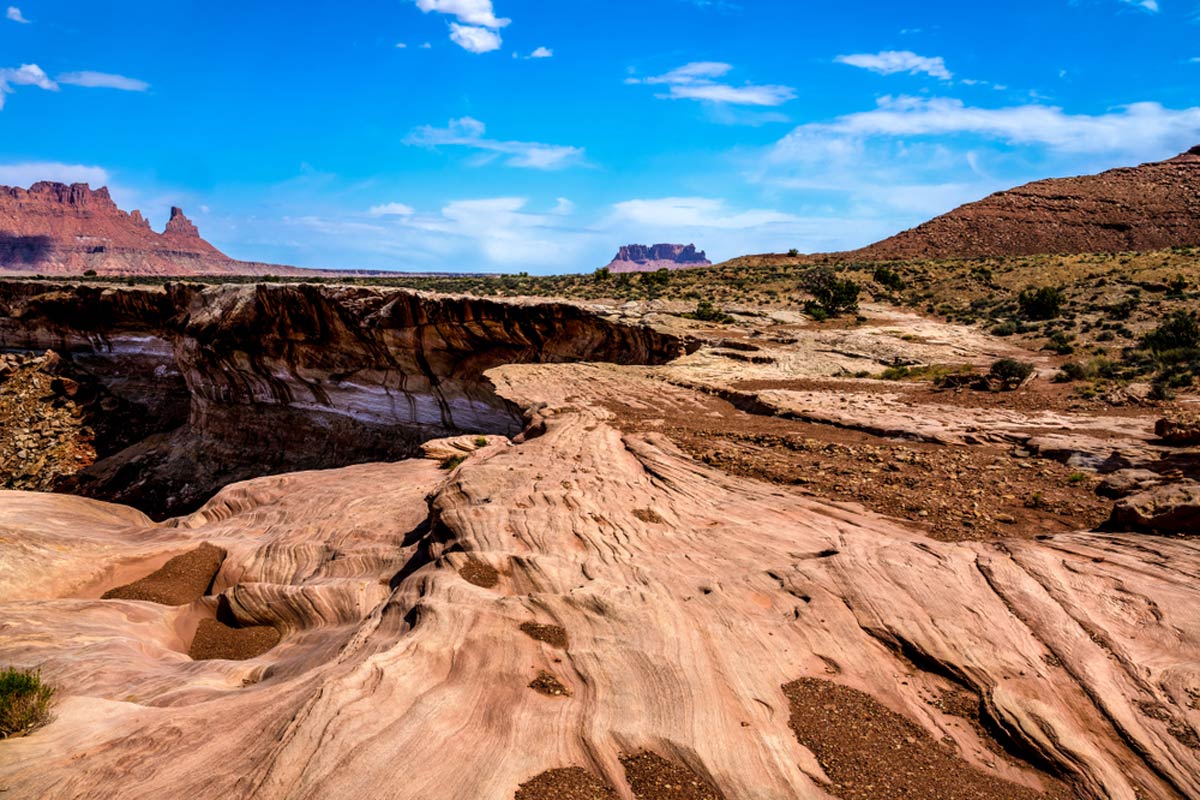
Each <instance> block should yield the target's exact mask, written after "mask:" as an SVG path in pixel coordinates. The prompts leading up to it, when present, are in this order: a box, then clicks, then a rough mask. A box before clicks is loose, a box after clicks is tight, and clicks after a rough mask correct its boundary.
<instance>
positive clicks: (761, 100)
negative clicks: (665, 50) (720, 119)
mask: <svg viewBox="0 0 1200 800" xmlns="http://www.w3.org/2000/svg"><path fill="white" fill-rule="evenodd" d="M732 70H733V65H732V64H725V63H722V62H718V61H697V62H693V63H691V64H685V65H683V66H682V67H678V68H676V69H673V70H671V71H670V72H668V73H666V74H664V75H657V76H653V77H649V78H627V79H626V81H625V82H626V83H628V84H649V85H665V86H667V87H668V91H667V94H660V95H658V96H659V97H662V98H667V99H672V100H701V101H707V102H710V103H722V104H730V105H745V106H779V105H783V104H784V103H786V102H788V101H789V100H792V99H794V98H795V97H796V90H795V89H793V88H792V87H790V86H779V85H770V84H769V85H755V84H751V83H745V84H740V85H738V84H730V83H721V82H719V81H718V80H717V79H718V78H723V77H725V76H726V75H728V74H729V73H730V72H731V71H732Z"/></svg>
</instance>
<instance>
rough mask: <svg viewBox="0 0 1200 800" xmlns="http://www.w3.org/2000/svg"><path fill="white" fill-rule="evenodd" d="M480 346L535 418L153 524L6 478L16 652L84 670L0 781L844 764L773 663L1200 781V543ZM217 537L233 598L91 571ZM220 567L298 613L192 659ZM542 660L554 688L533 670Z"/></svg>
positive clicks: (1030, 771)
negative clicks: (790, 464)
mask: <svg viewBox="0 0 1200 800" xmlns="http://www.w3.org/2000/svg"><path fill="white" fill-rule="evenodd" d="M488 377H489V378H490V380H491V381H492V382H493V385H494V386H495V387H496V391H497V393H498V395H499V396H502V397H504V398H505V399H506V400H508V401H510V402H512V403H514V405H515V406H516V407H518V408H521V409H525V410H526V411H527V413H528V414H529V422H530V425H529V427H528V433H527V434H526V435H525V436H521V437H517V438H516V440H515V441H514V442H513V443H512V444H511V445H508V444H502V443H500V442H498V441H495V442H491V443H489V445H488V446H486V447H483V448H481V449H479V450H477V451H475V452H473V453H471V454H469V455H467V457H466V459H465V461H463V462H462V463H461V465H459V466H458V467H457V468H455V469H454V470H452V471H447V470H443V469H440V467H439V463H438V462H437V461H436V460H435V459H433V458H427V459H422V460H410V461H404V462H401V463H398V464H390V465H364V466H355V467H348V468H344V469H339V470H334V471H326V472H311V473H296V474H289V475H284V476H277V477H266V478H260V479H257V480H254V481H250V482H248V483H243V484H238V485H234V486H230V487H228V488H226V489H225V490H223V491H222V492H221V493H220V494H219V495H218V496H217V497H216V498H214V499H213V500H212V501H210V502H209V503H208V504H207V505H205V506H204V508H203V509H201V510H200V511H198V512H196V513H195V514H193V515H191V516H189V517H186V518H182V519H177V520H173V521H170V522H167V523H163V524H155V523H151V522H150V521H149V520H147V519H146V518H144V517H142V516H141V515H140V514H137V513H136V512H131V511H128V510H123V509H120V508H119V507H114V506H108V505H104V504H101V503H96V502H94V501H87V500H81V499H77V498H66V497H59V496H50V495H29V494H19V493H7V494H0V535H2V536H3V537H4V538H5V539H6V540H8V541H14V542H19V543H20V546H19V548H18V549H16V550H15V552H14V555H13V556H12V557H11V558H10V556H9V554H8V551H7V550H5V551H4V555H3V564H4V566H5V567H6V569H7V570H8V571H7V572H6V573H4V574H3V576H4V582H3V583H0V604H2V605H0V653H3V656H4V659H5V660H7V661H11V662H13V663H16V664H18V665H22V666H33V665H38V664H41V665H42V666H43V670H44V673H45V675H46V676H47V677H49V678H50V679H51V680H53V681H54V682H55V683H57V684H58V685H59V686H60V687H61V689H62V693H63V695H64V698H65V699H64V701H63V702H62V703H61V704H60V706H59V707H58V709H57V714H58V717H57V719H56V720H55V721H54V722H53V723H52V724H51V725H49V726H48V727H46V728H44V729H42V730H40V731H38V732H36V733H34V734H33V735H32V736H30V737H28V738H24V739H19V740H14V741H8V742H3V743H0V788H3V789H5V790H7V792H8V796H12V797H44V798H60V797H61V798H67V797H71V798H101V797H103V798H108V797H113V796H121V797H140V798H152V799H153V798H175V797H178V796H180V795H184V796H189V797H194V798H208V797H214V798H215V797H229V796H236V797H258V798H354V797H382V798H413V799H415V798H430V797H438V798H489V799H490V798H496V799H497V800H507V798H511V797H513V796H514V795H515V794H516V793H517V792H518V791H519V792H521V794H520V795H519V796H520V797H521V798H522V800H525V799H526V798H532V800H543V796H539V795H538V794H536V792H539V791H543V790H544V791H546V792H549V791H551V790H553V788H554V786H555V785H556V784H555V781H554V778H556V777H557V778H560V779H561V782H560V785H561V786H563V787H566V788H564V791H566V790H568V789H569V790H571V791H576V790H578V791H588V792H593V793H596V792H599V793H601V796H603V793H604V792H606V791H607V789H606V787H611V788H612V790H613V791H614V792H615V793H616V796H618V797H621V798H624V799H625V800H629V799H630V798H634V797H645V798H650V797H655V795H654V794H653V793H652V792H653V791H657V790H656V789H654V787H655V786H659V787H660V788H661V786H663V785H667V784H670V785H671V786H675V785H680V786H682V785H684V784H685V783H686V785H687V786H689V787H691V788H690V789H689V791H693V790H694V796H697V797H701V796H703V797H724V798H727V800H751V798H753V799H754V800H776V799H778V800H784V798H787V799H788V800H792V799H793V798H814V799H815V798H825V797H829V796H830V794H831V792H833V791H834V790H835V787H834V786H833V784H831V783H830V780H831V777H832V776H831V775H829V774H826V772H825V770H824V769H823V767H822V765H821V762H820V761H819V760H818V758H817V757H816V755H815V754H814V753H813V752H812V751H810V750H808V749H807V748H806V747H804V746H802V745H801V743H800V741H799V740H798V739H797V737H796V735H794V733H793V731H792V728H791V727H790V725H791V724H794V723H795V720H794V718H793V716H794V715H793V706H792V705H791V704H790V702H789V697H788V695H787V694H785V691H784V686H785V685H789V684H792V682H794V681H797V680H800V679H802V678H812V677H817V678H821V679H824V680H827V681H833V682H836V683H838V684H839V685H842V686H845V687H847V688H848V689H850V690H855V691H856V692H860V693H865V694H867V695H870V696H871V697H872V698H875V700H876V701H877V702H879V703H882V704H883V705H884V706H886V708H887V709H889V710H890V711H891V712H893V713H895V714H900V715H902V716H903V717H905V718H907V719H908V720H910V721H911V722H912V723H913V724H915V725H917V726H919V727H920V728H921V729H923V730H924V731H925V732H926V733H927V734H928V735H929V737H931V738H932V739H933V740H940V741H942V742H944V743H946V744H945V746H946V747H948V748H950V751H951V752H953V753H954V754H956V757H957V758H958V759H960V760H961V761H962V762H963V764H964V765H965V766H964V768H965V769H974V770H978V771H980V772H981V773H983V774H986V775H987V776H988V780H989V782H992V783H994V782H999V784H998V785H1011V786H1013V787H1018V788H1015V789H1014V791H1013V793H1012V796H1027V795H1028V794H1029V793H1037V792H1040V791H1043V790H1046V789H1048V788H1049V787H1050V781H1049V780H1048V779H1047V778H1046V777H1045V775H1044V774H1042V773H1040V772H1038V771H1037V770H1035V769H1034V768H1032V767H1030V766H1029V765H1028V764H1025V763H1022V762H1020V761H1019V760H1017V759H1014V758H1009V757H1005V756H1003V755H1002V754H998V753H997V750H996V748H995V745H994V743H993V742H991V741H989V737H988V736H987V734H985V733H984V729H983V728H978V727H975V726H972V725H969V724H965V723H964V721H963V720H962V719H961V718H960V717H958V716H955V715H954V714H952V713H949V712H948V711H947V710H946V704H945V703H941V702H937V700H938V698H942V697H945V696H948V695H950V694H951V693H953V692H970V693H973V694H974V695H977V696H978V697H979V698H980V699H981V704H982V709H983V716H984V718H985V720H986V722H987V723H988V726H989V728H990V729H991V730H993V731H997V732H998V734H997V735H998V736H1000V737H1001V738H1002V739H1003V740H1004V741H1005V742H1006V743H1008V744H1009V745H1010V746H1012V747H1013V748H1014V749H1016V750H1018V751H1020V752H1023V753H1026V754H1030V755H1031V757H1033V758H1035V760H1036V761H1038V762H1039V763H1042V764H1046V765H1049V766H1050V767H1052V768H1053V769H1054V770H1055V771H1057V772H1058V773H1059V774H1060V775H1061V776H1062V777H1063V779H1065V780H1066V781H1068V782H1069V783H1071V784H1073V785H1074V786H1075V787H1076V789H1077V791H1079V792H1080V793H1081V794H1083V795H1084V796H1087V797H1093V798H1113V799H1114V800H1116V799H1118V798H1119V799H1120V800H1137V798H1149V797H1153V798H1175V797H1197V796H1200V749H1197V741H1196V732H1197V728H1198V726H1200V712H1198V711H1197V705H1198V704H1200V703H1198V698H1200V667H1197V665H1198V664H1200V618H1198V616H1197V615H1196V613H1195V610H1196V608H1198V607H1200V587H1198V586H1197V585H1196V580H1195V576H1196V575H1197V574H1200V548H1198V547H1197V545H1196V544H1195V543H1194V542H1192V541H1189V540H1183V539H1163V538H1156V537H1150V536H1137V535H1102V534H1093V533H1086V534H1085V533H1072V534H1066V535H1059V536H1054V537H1051V538H1047V539H1045V540H1041V541H1037V540H1033V541H1026V540H1012V541H1000V542H993V543H979V542H959V543H947V542H937V541H932V540H929V539H927V538H925V537H923V536H921V535H918V534H916V533H914V532H912V531H910V530H908V529H906V528H905V527H903V526H902V525H901V524H899V523H897V522H895V521H892V520H888V519H885V518H882V517H879V516H876V515H873V514H870V513H867V512H865V511H863V510H862V509H860V508H857V507H853V506H844V505H834V504H829V503H824V502H821V501H819V500H815V499H813V498H811V497H805V496H803V495H801V494H799V493H797V492H793V491H790V490H788V489H786V488H781V487H776V486H771V485H767V484H762V483H758V482H754V481H750V480H746V479H742V478H737V477H732V476H728V475H725V474H723V473H720V472H718V471H716V470H713V469H711V468H709V467H707V466H705V465H703V464H699V463H697V462H695V461H693V460H691V459H689V458H688V457H686V456H684V455H683V454H682V453H680V452H679V451H678V450H677V449H676V448H675V447H674V446H673V445H672V444H671V443H670V442H669V441H667V440H666V439H664V438H663V437H661V436H658V435H655V434H647V435H633V434H622V433H621V432H620V431H618V430H617V429H616V428H615V427H614V425H613V419H612V416H611V414H610V412H608V411H606V410H605V408H604V405H603V400H604V398H606V397H609V396H611V395H612V393H613V392H621V393H622V396H623V397H626V398H630V400H631V402H638V403H644V404H655V403H661V402H663V398H664V397H665V396H668V395H670V396H678V397H679V398H680V402H683V401H685V400H686V398H687V397H688V395H689V392H688V390H686V389H683V388H678V387H674V386H671V385H668V384H665V383H663V382H662V381H658V380H650V379H647V378H645V377H643V376H641V375H640V371H638V370H633V369H623V368H618V367H604V366H587V365H564V364H555V365H514V366H507V367H503V368H500V369H497V370H493V371H491V372H490V373H489V374H488ZM201 541H204V542H211V543H212V544H214V545H216V546H220V547H222V548H224V549H225V550H226V551H227V552H228V556H227V558H226V560H225V562H224V563H223V565H222V568H221V571H220V573H219V574H218V576H217V578H216V580H215V582H214V585H213V587H212V591H213V592H214V595H215V596H214V597H208V598H203V599H201V600H198V601H196V602H195V603H193V604H192V605H191V606H188V607H181V608H176V609H172V608H168V607H164V606H159V605H154V604H149V603H142V602H136V601H124V600H98V599H89V598H90V597H94V596H96V595H87V593H86V592H85V591H84V589H85V588H88V587H87V586H86V584H88V583H89V581H90V582H92V583H93V584H94V582H95V581H96V580H103V579H105V577H106V576H108V579H109V580H115V577H114V576H113V573H114V571H115V570H116V569H117V566H116V565H118V564H120V563H122V559H125V560H130V559H137V558H141V559H150V558H152V557H154V556H155V555H157V556H159V557H162V556H165V555H169V554H173V553H178V552H182V551H185V550H187V549H189V548H191V547H194V546H195V544H196V543H197V542H201ZM471 563H475V564H481V565H485V566H486V567H489V568H490V569H491V570H492V571H494V581H493V582H492V583H491V585H490V586H486V587H485V586H481V585H477V584H476V583H473V582H471V581H469V580H467V579H466V578H464V576H463V575H462V574H461V571H462V570H463V568H464V567H465V566H466V565H468V564H471ZM148 571H149V570H148ZM90 591H95V587H94V586H92V587H91V589H90ZM222 598H223V600H222ZM221 602H225V603H227V604H228V606H229V608H230V609H232V612H233V614H234V615H235V617H236V619H237V621H240V622H244V623H246V624H251V623H252V624H270V625H274V626H277V627H278V629H279V630H281V631H283V633H282V640H281V642H280V644H279V645H278V646H277V647H275V648H273V649H271V650H270V651H268V652H266V653H264V654H262V655H261V656H259V657H257V658H254V659H250V660H248V661H238V662H232V661H192V660H191V659H189V658H188V657H187V656H186V655H185V652H186V649H187V642H188V641H189V639H190V636H191V631H192V630H194V628H195V626H197V625H198V624H199V620H201V619H207V618H209V617H210V616H211V615H213V614H214V613H216V611H215V609H214V606H216V605H218V604H220V603H221ZM530 623H533V624H535V625H540V626H554V628H555V629H557V630H561V631H562V633H563V642H565V648H564V647H562V646H559V644H561V643H559V642H556V643H551V642H548V641H544V640H542V639H540V638H535V637H532V636H530V635H527V631H528V630H529V629H530ZM534 630H542V629H540V628H534ZM543 672H545V673H547V674H550V675H552V676H553V677H554V678H555V680H556V681H557V682H559V684H560V685H561V686H562V687H563V689H564V690H565V691H564V693H563V694H561V695H546V694H542V693H539V692H537V691H533V690H531V689H530V688H529V684H530V683H531V682H533V681H535V680H536V679H537V678H538V677H539V675H540V674H541V673H543ZM643 767H645V769H643ZM547 773H548V774H549V777H540V776H545V775H547ZM589 776H590V777H589ZM664 782H665V783H664ZM989 785H990V783H989ZM522 787H523V788H522ZM547 787H548V788H547ZM544 796H552V795H548V794H547V795H544ZM679 796H693V795H679Z"/></svg>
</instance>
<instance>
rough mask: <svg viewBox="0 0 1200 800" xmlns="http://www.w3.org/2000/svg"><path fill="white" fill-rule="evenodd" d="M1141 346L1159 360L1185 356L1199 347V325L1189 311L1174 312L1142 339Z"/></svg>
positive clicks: (1193, 314) (1194, 315)
mask: <svg viewBox="0 0 1200 800" xmlns="http://www.w3.org/2000/svg"><path fill="white" fill-rule="evenodd" d="M1142 346H1143V347H1145V348H1146V349H1147V350H1149V351H1151V352H1152V353H1154V354H1155V355H1156V356H1159V357H1160V358H1161V357H1163V356H1176V355H1179V356H1186V355H1187V354H1189V352H1190V351H1194V350H1195V349H1196V348H1197V346H1200V324H1197V321H1196V314H1195V313H1194V312H1191V311H1176V312H1175V313H1174V314H1173V315H1172V316H1171V317H1170V318H1169V319H1168V320H1167V321H1166V322H1164V323H1163V324H1161V325H1159V326H1158V327H1157V328H1155V329H1154V330H1152V331H1150V332H1149V333H1147V334H1146V335H1145V336H1143V337H1142Z"/></svg>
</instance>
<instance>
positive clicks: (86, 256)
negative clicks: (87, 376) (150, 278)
mask: <svg viewBox="0 0 1200 800" xmlns="http://www.w3.org/2000/svg"><path fill="white" fill-rule="evenodd" d="M88 270H95V271H96V273H97V274H99V275H142V276H145V275H163V276H187V275H264V274H274V275H300V274H303V275H309V274H312V272H311V271H306V270H301V269H298V268H296V267H284V266H279V265H274V264H257V263H250V262H245V261H236V260H234V259H232V258H230V257H229V256H227V255H225V254H224V253H222V252H221V251H220V250H218V249H217V248H215V247H213V246H212V245H211V244H209V243H208V242H206V241H205V240H204V239H202V238H201V237H200V231H199V230H198V229H197V228H196V226H195V225H194V224H193V223H192V221H191V220H189V219H188V218H187V216H186V215H185V214H184V213H183V210H182V209H179V208H172V209H171V219H170V221H169V222H168V223H167V226H166V229H165V230H164V231H163V232H162V233H155V232H154V231H153V230H152V229H151V228H150V223H149V221H148V220H147V219H146V218H145V217H143V216H142V213H141V212H140V211H132V212H130V213H126V212H124V211H122V210H121V209H119V208H117V204H116V203H114V202H113V199H112V197H111V196H110V195H109V193H108V189H106V188H100V189H92V188H91V187H89V186H88V185H87V184H85V183H74V184H71V185H67V184H64V183H52V182H49V181H42V182H40V183H35V184H33V186H31V187H29V188H28V189H22V188H19V187H10V186H0V274H2V273H5V272H8V273H20V274H41V275H81V274H83V273H84V272H87V271H88Z"/></svg>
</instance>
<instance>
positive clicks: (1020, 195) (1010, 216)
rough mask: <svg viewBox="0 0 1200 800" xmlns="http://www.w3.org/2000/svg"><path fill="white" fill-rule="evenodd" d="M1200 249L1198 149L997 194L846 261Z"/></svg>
mask: <svg viewBox="0 0 1200 800" xmlns="http://www.w3.org/2000/svg"><path fill="white" fill-rule="evenodd" d="M1181 245H1200V146H1197V147H1193V148H1192V149H1191V150H1189V151H1188V152H1186V153H1184V154H1183V155H1180V156H1177V157H1175V158H1172V159H1170V160H1168V161H1160V162H1155V163H1150V164H1142V165H1141V166H1138V167H1125V168H1121V169H1114V170H1109V171H1108V172H1103V173H1101V174H1099V175H1088V176H1083V177H1077V178H1056V179H1051V180H1043V181H1037V182H1035V183H1030V184H1027V185H1025V186H1021V187H1019V188H1016V189H1010V190H1008V191H1005V192H999V193H997V194H994V195H992V196H990V197H987V198H985V199H983V200H980V201H978V202H976V203H970V204H968V205H965V206H962V207H961V208H958V209H955V210H954V211H951V212H950V213H948V214H944V215H942V216H940V217H936V218H934V219H932V220H930V221H929V222H926V223H924V224H922V225H919V226H917V227H916V228H913V229H912V230H908V231H904V232H903V233H900V234H897V235H896V236H893V237H891V238H890V239H885V240H883V241H882V242H878V243H876V244H873V245H871V246H869V247H866V248H863V249H862V250H856V251H854V252H852V253H847V254H845V255H847V256H850V257H854V258H860V259H867V260H884V259H920V258H935V259H936V258H960V257H962V258H970V257H980V256H982V257H986V256H1022V255H1037V254H1043V253H1050V254H1068V253H1098V252H1124V251H1129V250H1157V249H1163V248H1168V247H1176V246H1181Z"/></svg>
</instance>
